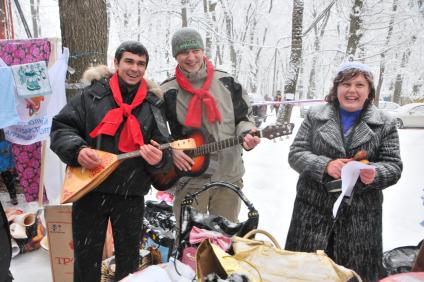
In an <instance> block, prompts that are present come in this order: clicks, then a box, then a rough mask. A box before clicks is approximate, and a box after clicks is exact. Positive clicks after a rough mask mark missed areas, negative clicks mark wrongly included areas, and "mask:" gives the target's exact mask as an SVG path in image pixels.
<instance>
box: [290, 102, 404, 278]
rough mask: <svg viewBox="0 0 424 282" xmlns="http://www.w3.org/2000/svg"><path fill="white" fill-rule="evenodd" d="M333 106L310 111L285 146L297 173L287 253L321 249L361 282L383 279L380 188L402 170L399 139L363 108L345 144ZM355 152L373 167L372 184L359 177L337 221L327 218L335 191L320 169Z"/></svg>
mask: <svg viewBox="0 0 424 282" xmlns="http://www.w3.org/2000/svg"><path fill="white" fill-rule="evenodd" d="M339 120H340V119H339V112H338V108H336V107H335V106H333V105H331V104H325V105H320V106H317V107H314V108H312V109H311V110H310V111H309V112H308V114H307V116H306V118H305V119H304V121H303V123H302V125H301V127H300V128H299V131H298V133H297V135H296V138H295V140H294V141H293V144H292V145H291V147H290V153H289V163H290V166H291V167H292V168H293V169H295V170H296V171H297V172H298V173H299V180H298V182H297V194H296V200H295V203H294V209H293V215H292V219H291V223H290V228H289V233H288V236H287V241H286V249H287V250H293V251H308V252H310V251H315V250H326V252H327V254H329V256H330V257H332V258H333V260H334V261H335V262H336V263H338V264H340V265H343V266H345V267H348V268H351V269H353V270H355V271H356V272H357V273H358V274H359V275H360V276H361V277H362V278H363V279H364V281H376V280H377V279H378V278H380V277H382V276H383V275H384V272H383V269H382V266H381V258H382V203H383V193H382V191H381V190H382V189H384V188H387V187H389V186H391V185H393V184H395V183H396V182H397V181H398V180H399V178H400V176H401V172H402V161H401V159H400V151H399V137H398V132H397V129H396V126H395V123H394V121H393V120H392V119H391V118H390V117H388V116H387V115H385V114H383V113H382V112H381V111H379V110H378V109H377V108H375V107H374V106H373V105H371V106H369V107H367V108H365V109H364V110H363V113H362V116H361V117H360V121H359V122H358V123H357V125H356V127H355V128H354V129H353V131H352V133H351V134H353V135H352V138H351V142H349V143H350V144H345V141H344V139H343V137H342V133H341V132H342V131H341V128H340V121H339ZM360 149H362V150H365V151H367V153H368V156H367V159H368V160H369V161H370V164H371V165H373V166H375V168H376V177H375V180H374V182H373V183H372V184H370V185H368V186H365V185H364V184H362V182H361V181H360V180H359V179H358V182H357V183H356V185H355V188H354V194H353V198H352V201H351V204H350V205H347V204H346V201H345V202H344V203H343V208H341V210H339V214H338V216H337V220H336V221H335V220H334V219H333V216H332V208H333V205H334V202H335V201H336V199H337V197H338V196H339V195H340V193H339V192H338V193H337V192H336V193H330V192H327V190H326V188H325V186H324V184H323V183H326V182H328V181H331V180H333V179H332V178H331V177H330V176H329V175H327V174H326V173H325V168H326V166H327V164H328V162H330V161H331V160H333V159H337V158H351V157H352V156H353V155H354V154H355V153H356V152H357V151H359V150H360Z"/></svg>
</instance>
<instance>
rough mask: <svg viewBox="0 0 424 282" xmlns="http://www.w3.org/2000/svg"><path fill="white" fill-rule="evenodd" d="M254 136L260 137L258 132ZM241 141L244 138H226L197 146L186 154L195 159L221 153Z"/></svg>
mask: <svg viewBox="0 0 424 282" xmlns="http://www.w3.org/2000/svg"><path fill="white" fill-rule="evenodd" d="M251 134H252V133H251ZM254 134H255V135H257V136H259V137H260V136H261V132H260V131H257V132H255V133H254ZM243 141H244V137H243V136H238V137H233V138H228V139H225V140H221V141H217V142H212V143H208V144H205V145H202V146H199V147H197V148H195V149H190V150H187V151H186V152H188V153H189V155H190V156H191V157H197V156H202V155H206V154H209V153H213V152H217V151H221V150H223V149H225V148H229V147H233V146H236V145H239V144H242V143H243Z"/></svg>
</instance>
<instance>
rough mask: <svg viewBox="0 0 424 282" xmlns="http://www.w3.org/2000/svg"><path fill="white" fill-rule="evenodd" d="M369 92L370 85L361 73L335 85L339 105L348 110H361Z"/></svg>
mask: <svg viewBox="0 0 424 282" xmlns="http://www.w3.org/2000/svg"><path fill="white" fill-rule="evenodd" d="M369 94H370V85H369V83H368V80H367V79H366V78H365V76H364V75H363V74H362V73H359V74H357V75H356V76H354V77H352V78H350V79H346V80H344V81H341V82H340V83H339V85H338V86H337V99H338V100H339V104H340V107H341V108H342V109H343V110H345V111H348V112H356V111H359V110H362V109H363V108H364V104H365V102H366V101H367V99H368V96H369Z"/></svg>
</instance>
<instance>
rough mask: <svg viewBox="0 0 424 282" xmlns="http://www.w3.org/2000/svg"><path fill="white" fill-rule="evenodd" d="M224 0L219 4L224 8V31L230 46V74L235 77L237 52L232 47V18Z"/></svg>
mask: <svg viewBox="0 0 424 282" xmlns="http://www.w3.org/2000/svg"><path fill="white" fill-rule="evenodd" d="M224 2H226V0H221V5H222V8H223V10H224V20H225V31H226V34H227V38H228V45H229V48H230V60H231V74H232V75H233V76H235V77H237V73H238V71H237V53H236V49H235V47H234V34H233V18H232V15H231V12H230V11H229V9H228V7H227V5H226V3H224Z"/></svg>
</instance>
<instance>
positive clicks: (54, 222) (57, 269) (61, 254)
mask: <svg viewBox="0 0 424 282" xmlns="http://www.w3.org/2000/svg"><path fill="white" fill-rule="evenodd" d="M44 216H45V219H46V226H47V237H48V241H49V255H50V265H51V269H52V277H53V281H54V282H72V281H73V275H74V244H73V241H72V205H55V206H46V207H45V210H44Z"/></svg>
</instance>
